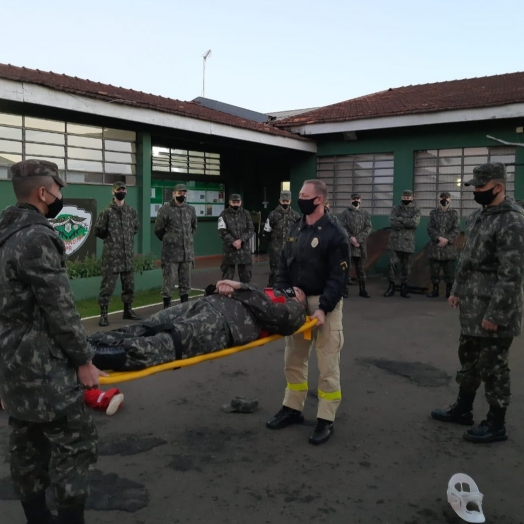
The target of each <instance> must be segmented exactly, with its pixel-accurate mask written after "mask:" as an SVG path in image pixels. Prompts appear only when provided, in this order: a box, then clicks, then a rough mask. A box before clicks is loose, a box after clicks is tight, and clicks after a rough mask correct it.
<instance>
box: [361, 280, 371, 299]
mask: <svg viewBox="0 0 524 524" xmlns="http://www.w3.org/2000/svg"><path fill="white" fill-rule="evenodd" d="M358 285H359V288H360V291H359V293H358V296H359V297H362V298H371V295H370V294H369V293H368V292H367V291H366V282H365V281H364V280H359V282H358Z"/></svg>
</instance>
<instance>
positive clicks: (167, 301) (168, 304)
mask: <svg viewBox="0 0 524 524" xmlns="http://www.w3.org/2000/svg"><path fill="white" fill-rule="evenodd" d="M168 307H171V297H169V298H167V297H164V309H167V308H168Z"/></svg>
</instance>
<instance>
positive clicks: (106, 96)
mask: <svg viewBox="0 0 524 524" xmlns="http://www.w3.org/2000/svg"><path fill="white" fill-rule="evenodd" d="M0 78H4V79H6V80H13V81H15V82H26V83H30V84H38V85H41V86H45V87H49V88H50V89H56V90H58V91H63V92H66V93H73V94H76V95H80V96H85V97H89V98H96V99H98V100H104V101H106V102H111V103H113V104H115V103H118V104H122V105H126V106H132V107H141V108H145V109H153V110H156V111H162V112H164V113H172V114H175V115H180V116H185V117H188V118H196V119H199V120H205V121H209V122H215V123H217V124H224V125H227V126H233V127H239V128H243V129H250V130H252V131H258V132H260V133H265V134H269V135H276V136H281V137H286V138H294V139H298V140H301V139H303V138H302V137H300V136H299V135H295V134H293V133H290V132H289V131H286V130H284V129H277V128H275V127H274V126H273V125H271V124H264V123H258V122H254V121H252V120H248V119H244V118H240V117H237V116H233V115H230V114H227V113H223V112H221V111H217V110H215V109H210V108H207V107H204V106H201V105H199V104H196V103H194V102H182V101H180V100H175V99H172V98H164V97H163V96H158V95H152V94H148V93H143V92H141V91H134V90H133V89H125V88H123V87H115V86H112V85H110V84H101V83H99V82H93V81H91V80H84V79H82V78H77V77H76V76H75V77H72V76H67V75H62V74H57V73H53V72H46V71H39V70H38V69H27V68H25V67H16V66H13V65H10V64H7V65H6V64H0ZM0 98H1V94H0Z"/></svg>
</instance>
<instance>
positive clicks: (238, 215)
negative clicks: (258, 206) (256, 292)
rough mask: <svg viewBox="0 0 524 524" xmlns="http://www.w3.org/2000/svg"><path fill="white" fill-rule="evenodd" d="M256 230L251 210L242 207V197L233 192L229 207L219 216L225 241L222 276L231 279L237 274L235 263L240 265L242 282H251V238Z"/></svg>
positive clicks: (239, 273)
mask: <svg viewBox="0 0 524 524" xmlns="http://www.w3.org/2000/svg"><path fill="white" fill-rule="evenodd" d="M254 232H255V226H254V225H253V220H252V219H251V215H250V214H249V211H246V210H245V209H244V208H243V207H242V197H241V196H240V195H239V194H237V193H233V194H232V195H231V198H230V200H229V207H228V208H227V209H225V210H224V211H222V213H220V216H219V217H218V234H219V235H220V238H221V239H222V242H223V251H222V253H223V255H222V265H221V266H220V269H221V270H222V278H223V279H225V280H226V279H227V280H231V279H232V278H234V276H235V265H237V266H238V277H239V280H240V282H244V283H245V284H248V283H249V282H251V275H252V272H253V257H252V255H251V248H250V246H249V239H250V238H251V237H252V236H253V234H254Z"/></svg>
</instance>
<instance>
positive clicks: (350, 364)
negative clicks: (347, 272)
mask: <svg viewBox="0 0 524 524" xmlns="http://www.w3.org/2000/svg"><path fill="white" fill-rule="evenodd" d="M219 276H220V275H219V274H218V272H217V271H216V270H210V271H209V272H199V273H198V274H195V277H194V286H195V287H200V288H203V287H205V285H207V284H208V283H210V282H213V281H216V280H217V279H218V277H219ZM266 279H267V269H266V268H265V267H263V266H257V267H256V268H255V277H254V280H255V281H256V282H257V283H259V284H261V285H263V284H265V282H266ZM384 289H385V282H384V281H381V280H374V281H372V282H371V283H370V285H369V290H370V292H371V293H372V298H371V299H370V300H365V299H361V298H358V297H356V296H355V295H356V291H357V289H356V288H355V287H352V288H351V297H350V298H349V299H347V300H345V302H344V335H345V344H344V349H343V352H342V361H341V370H342V390H343V401H342V405H341V407H340V410H339V412H338V417H337V421H336V424H335V427H336V431H335V434H334V436H333V438H332V439H331V440H330V441H329V442H328V443H326V444H325V445H323V446H319V447H314V446H311V445H310V444H308V442H307V439H308V436H309V433H310V431H311V430H312V427H311V424H313V421H314V419H315V406H316V398H315V390H316V384H317V376H318V372H317V368H316V363H315V357H314V356H312V359H311V366H310V368H311V376H310V394H309V396H308V400H307V404H306V408H305V415H306V418H307V419H308V423H307V424H305V425H303V426H294V427H289V428H286V429H284V430H280V431H271V430H268V429H266V428H265V426H264V424H265V421H266V420H267V419H268V418H269V417H270V416H271V415H273V414H274V413H275V412H276V411H277V410H278V409H279V407H280V404H281V401H282V395H283V391H284V387H285V381H284V377H283V350H284V342H283V341H278V342H275V343H273V344H271V345H268V346H264V347H262V348H259V349H254V350H251V351H247V352H245V353H241V354H237V355H233V356H231V357H228V358H224V359H220V360H215V361H212V362H210V363H203V364H200V365H197V366H194V367H190V368H185V369H182V370H177V371H170V372H165V373H162V374H159V375H156V376H153V377H150V378H146V379H142V380H138V381H135V382H129V383H124V384H122V386H121V389H122V390H123V392H124V393H125V404H124V407H123V409H122V410H121V411H119V412H118V413H117V414H116V415H115V416H113V417H107V416H105V415H104V414H100V413H94V417H95V420H96V423H97V425H98V428H99V433H100V452H101V456H100V459H99V461H98V464H97V465H96V469H95V471H94V472H93V475H92V495H91V497H90V500H89V506H90V508H93V509H90V510H89V511H88V513H87V522H88V523H90V524H91V523H93V524H95V523H100V524H109V523H114V522H118V523H119V524H131V523H133V524H160V523H164V522H169V523H206V524H207V523H217V524H221V523H230V524H233V523H239V524H242V523H247V522H249V523H251V524H273V523H278V524H280V523H282V524H292V523H301V524H303V523H304V522H315V523H317V522H318V523H336V524H338V523H341V524H342V523H344V524H346V523H351V524H356V523H363V524H371V523H383V524H385V523H388V524H419V523H424V524H437V523H459V522H462V521H461V520H460V519H459V518H458V517H457V516H456V515H455V513H454V512H453V511H452V509H451V507H450V506H449V504H448V503H447V500H446V489H447V483H448V480H449V479H450V477H451V476H452V475H453V474H454V473H457V472H463V473H467V474H469V475H471V476H472V477H473V478H474V479H475V481H476V482H477V484H478V486H479V488H480V490H481V491H482V492H483V493H484V511H485V514H486V517H487V522H493V523H497V524H517V523H523V522H524V515H523V512H522V500H521V496H522V495H521V491H522V489H521V486H522V484H521V482H522V478H523V461H524V453H523V452H524V446H523V436H524V422H523V419H522V417H521V413H522V412H523V406H524V398H523V396H524V385H523V383H522V380H519V379H520V377H522V376H523V375H524V358H523V351H522V350H523V342H522V339H517V340H516V341H515V342H514V345H513V348H512V356H511V367H512V377H513V404H512V406H511V408H510V410H509V413H508V415H509V416H508V424H507V428H508V433H509V437H510V438H509V440H508V441H507V442H502V443H496V444H489V445H484V446H482V445H474V444H470V443H467V442H465V441H463V440H462V433H463V431H464V428H463V427H461V426H455V425H446V424H444V423H439V422H436V421H434V420H432V419H431V418H430V417H429V413H430V411H431V409H432V408H433V407H445V406H446V405H447V404H449V403H450V402H452V401H453V400H454V398H455V396H456V393H457V387H456V384H455V382H454V379H453V376H454V372H455V369H456V367H457V364H458V361H457V354H456V350H457V340H458V335H459V326H458V318H457V312H456V311H455V310H452V309H451V308H449V307H448V306H447V304H446V301H445V300H444V299H437V300H430V299H427V298H426V297H424V296H420V295H418V296H413V297H412V298H411V299H410V300H406V299H402V298H400V297H399V296H398V295H396V296H395V297H392V298H389V299H385V298H383V297H382V293H383V291H384ZM142 311H143V312H144V310H142ZM146 313H148V312H147V311H146ZM121 324H122V321H121V320H118V319H117V318H115V317H113V323H112V326H111V327H117V326H118V325H121ZM87 328H88V330H89V331H93V330H95V329H97V326H96V322H95V321H89V322H87ZM237 395H243V396H248V397H255V398H258V399H259V401H260V407H259V410H258V411H257V412H256V413H254V414H234V413H233V414H226V413H224V412H222V411H221V409H220V406H221V405H222V404H223V403H226V402H228V401H229V400H230V399H231V398H233V397H235V396H237ZM486 411H487V404H486V401H485V399H484V395H483V394H480V395H479V397H478V399H477V402H476V406H475V418H476V420H477V421H478V422H480V420H481V419H482V418H483V416H484V415H485V413H486ZM7 439H8V428H7V417H6V416H5V413H3V412H2V413H0V448H1V451H2V452H3V453H4V455H5V452H6V448H7ZM8 475H9V467H8V464H7V463H2V464H0V511H1V515H2V517H1V519H0V520H1V522H2V523H4V522H5V523H9V524H21V523H23V522H24V519H23V518H22V515H21V511H20V509H19V504H18V503H17V502H15V501H14V500H12V499H13V494H12V492H11V488H10V485H9V479H8Z"/></svg>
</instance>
